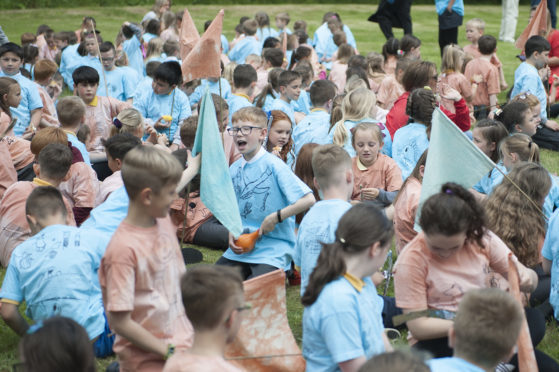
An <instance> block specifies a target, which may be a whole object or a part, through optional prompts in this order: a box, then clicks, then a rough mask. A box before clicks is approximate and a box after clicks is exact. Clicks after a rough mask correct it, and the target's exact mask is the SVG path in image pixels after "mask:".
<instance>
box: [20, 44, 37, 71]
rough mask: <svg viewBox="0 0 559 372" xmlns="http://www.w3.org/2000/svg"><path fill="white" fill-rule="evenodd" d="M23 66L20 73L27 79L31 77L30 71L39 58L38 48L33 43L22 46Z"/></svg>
mask: <svg viewBox="0 0 559 372" xmlns="http://www.w3.org/2000/svg"><path fill="white" fill-rule="evenodd" d="M22 50H23V66H21V69H20V71H21V73H22V74H24V76H25V77H26V78H28V79H31V72H33V67H34V66H35V63H37V61H38V60H39V49H38V48H37V47H36V46H35V45H31V44H28V45H25V46H24V47H23V48H22Z"/></svg>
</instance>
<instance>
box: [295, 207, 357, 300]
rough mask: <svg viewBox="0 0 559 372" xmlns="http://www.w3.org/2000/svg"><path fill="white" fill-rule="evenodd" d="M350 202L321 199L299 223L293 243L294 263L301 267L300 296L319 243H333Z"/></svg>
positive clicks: (318, 251)
mask: <svg viewBox="0 0 559 372" xmlns="http://www.w3.org/2000/svg"><path fill="white" fill-rule="evenodd" d="M349 208H351V204H350V203H348V202H347V201H345V200H340V199H331V200H321V201H319V202H317V203H316V204H315V205H313V206H312V207H311V209H309V211H308V212H307V214H305V217H303V221H301V224H300V225H299V232H298V233H297V242H296V244H295V256H294V257H293V261H294V262H295V265H297V266H299V267H300V268H301V296H302V295H303V294H304V293H305V289H306V288H307V284H308V283H309V277H310V276H311V273H312V271H313V270H314V267H315V266H316V261H317V260H318V255H319V254H320V251H321V250H322V244H321V243H327V244H330V243H333V242H334V240H336V229H337V228H338V222H339V221H340V218H342V216H343V215H344V213H345V212H347V210H348V209H349Z"/></svg>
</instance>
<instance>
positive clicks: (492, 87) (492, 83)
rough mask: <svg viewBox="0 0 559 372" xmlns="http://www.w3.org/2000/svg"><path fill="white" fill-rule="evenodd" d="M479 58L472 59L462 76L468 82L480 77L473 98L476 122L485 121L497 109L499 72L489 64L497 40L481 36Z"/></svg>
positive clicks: (488, 36)
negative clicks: (477, 76)
mask: <svg viewBox="0 0 559 372" xmlns="http://www.w3.org/2000/svg"><path fill="white" fill-rule="evenodd" d="M478 46H479V52H480V53H481V56H480V57H477V58H474V59H473V60H472V61H470V62H469V63H468V65H467V66H466V71H465V73H464V75H465V76H466V78H468V79H469V80H470V81H473V80H472V79H474V76H476V75H481V76H482V79H481V82H480V83H474V84H477V88H476V94H475V95H474V96H473V99H472V105H473V106H474V116H475V118H476V120H481V119H485V118H486V117H487V115H489V112H490V111H493V109H494V108H496V107H497V95H498V94H499V93H500V92H501V90H500V88H499V71H498V70H497V68H496V67H495V66H494V65H493V64H491V56H492V55H493V53H495V50H496V48H497V40H495V38H494V37H493V36H490V35H483V36H482V37H480V38H479V40H478Z"/></svg>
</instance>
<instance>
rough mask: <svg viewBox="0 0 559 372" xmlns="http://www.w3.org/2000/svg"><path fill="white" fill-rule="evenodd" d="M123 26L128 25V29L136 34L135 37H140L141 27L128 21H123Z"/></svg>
mask: <svg viewBox="0 0 559 372" xmlns="http://www.w3.org/2000/svg"><path fill="white" fill-rule="evenodd" d="M124 26H128V27H130V29H131V30H132V32H133V33H134V35H136V37H137V38H138V40H141V39H142V29H141V28H140V27H138V26H136V25H134V24H132V23H130V22H128V21H126V22H124Z"/></svg>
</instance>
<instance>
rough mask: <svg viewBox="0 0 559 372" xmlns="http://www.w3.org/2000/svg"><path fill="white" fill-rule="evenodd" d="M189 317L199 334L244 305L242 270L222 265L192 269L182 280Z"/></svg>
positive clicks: (222, 320)
mask: <svg viewBox="0 0 559 372" xmlns="http://www.w3.org/2000/svg"><path fill="white" fill-rule="evenodd" d="M181 292H182V302H183V304H184V308H185V310H186V316H187V317H188V319H189V320H190V322H191V323H192V326H193V327H194V329H195V330H196V331H203V330H211V329H214V328H216V327H217V326H219V325H220V324H221V323H222V322H224V321H225V319H226V317H228V316H229V313H230V312H231V311H233V310H234V309H235V308H237V307H240V306H242V305H243V304H242V303H241V301H242V299H243V279H242V277H241V274H240V273H239V271H238V270H236V269H234V268H232V267H227V266H219V265H211V266H210V265H201V266H196V267H194V268H192V269H189V270H188V271H187V273H186V274H184V276H183V277H182V279H181Z"/></svg>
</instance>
